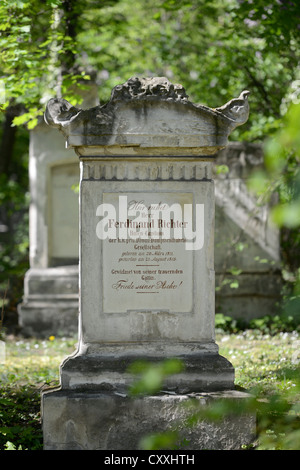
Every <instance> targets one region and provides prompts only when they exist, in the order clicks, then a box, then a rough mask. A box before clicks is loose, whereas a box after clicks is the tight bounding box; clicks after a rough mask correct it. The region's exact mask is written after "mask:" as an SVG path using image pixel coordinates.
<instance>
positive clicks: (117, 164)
mask: <svg viewBox="0 0 300 470" xmlns="http://www.w3.org/2000/svg"><path fill="white" fill-rule="evenodd" d="M247 97H248V92H243V93H242V94H241V95H240V97H239V98H237V99H234V100H231V101H230V102H228V103H227V104H226V105H224V106H222V107H220V108H217V109H211V108H208V107H206V106H203V105H195V104H193V103H191V102H190V101H189V100H188V96H187V95H186V93H185V90H184V88H183V87H182V86H180V85H173V84H172V83H170V82H169V81H168V80H167V79H166V78H161V77H156V78H149V79H141V78H132V79H130V80H128V81H127V82H126V83H125V84H123V85H119V86H117V87H115V88H114V89H113V91H112V94H111V99H110V101H109V102H108V103H107V104H105V105H103V106H97V107H94V108H91V109H89V110H81V109H78V108H75V107H72V106H71V105H70V104H69V103H68V102H67V101H65V100H63V99H53V100H51V101H50V102H49V103H48V105H47V109H46V112H45V120H46V122H47V123H48V124H49V125H50V126H53V127H56V128H58V129H59V130H60V131H61V132H62V133H63V135H64V136H65V139H66V145H67V147H68V148H73V149H75V151H76V153H77V154H78V156H79V159H80V270H79V284H80V301H79V310H80V317H79V342H78V348H77V351H76V352H75V353H74V354H73V355H72V356H70V357H68V358H67V359H66V360H65V361H64V362H63V364H62V366H61V370H60V381H61V385H60V387H59V388H58V389H57V390H50V391H48V392H45V393H43V396H42V410H43V432H44V447H45V449H62V450H63V449H64V450H66V449H115V450H116V449H127V450H128V449H137V448H138V446H139V438H140V437H141V435H142V434H145V433H147V432H150V431H155V430H156V431H163V430H165V429H167V428H168V427H169V426H173V425H174V422H175V421H176V419H182V416H183V413H184V411H183V408H182V404H183V403H185V402H186V401H187V400H189V397H190V396H191V394H192V395H193V396H194V397H196V399H197V400H198V401H199V405H200V406H205V403H206V402H207V400H213V399H215V398H216V397H219V396H220V394H221V396H227V397H229V396H230V397H231V398H233V399H234V400H237V401H238V400H243V399H245V394H243V393H240V392H237V391H236V390H235V389H234V368H233V366H232V364H231V363H230V362H229V361H228V360H227V359H226V358H224V357H222V356H220V355H219V352H218V346H217V344H216V343H215V337H214V314H215V306H214V298H215V291H214V289H215V280H214V210H215V202H214V182H213V179H212V168H213V164H214V155H215V153H216V152H217V151H218V150H220V149H222V148H224V147H226V145H227V140H228V136H229V134H230V132H231V131H232V130H233V129H234V128H235V127H236V126H238V125H241V124H243V123H245V122H246V120H247V118H248V113H249V106H248V100H247ZM168 358H176V359H180V360H181V361H182V363H183V364H184V369H183V370H182V371H181V372H180V373H178V374H173V375H171V376H169V377H167V378H166V380H165V382H164V385H163V390H164V392H161V394H159V395H155V396H152V397H147V398H146V397H144V398H142V397H139V398H135V399H133V398H132V397H130V396H129V395H128V389H129V387H130V385H131V384H132V382H133V380H134V377H133V376H132V374H131V373H130V372H129V370H128V367H129V366H130V365H131V364H132V363H135V362H136V361H137V360H147V361H152V362H154V363H157V362H159V361H163V360H165V359H168ZM252 427H253V417H251V418H250V419H249V417H245V416H243V417H239V418H238V419H237V420H236V421H234V422H232V421H230V422H228V421H225V422H224V423H223V424H222V425H221V426H216V427H215V428H214V430H213V431H211V437H209V436H208V435H207V429H208V428H207V427H205V426H204V427H203V425H199V426H198V427H196V428H194V430H193V431H191V430H188V431H187V430H182V432H183V433H185V432H187V433H188V434H189V435H188V441H189V446H190V447H189V448H201V446H205V448H238V447H239V446H241V445H242V444H247V443H249V440H250V439H252V437H253V434H252V433H253V429H252ZM229 433H230V436H229Z"/></svg>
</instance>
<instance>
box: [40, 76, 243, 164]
mask: <svg viewBox="0 0 300 470" xmlns="http://www.w3.org/2000/svg"><path fill="white" fill-rule="evenodd" d="M248 95H249V92H248V91H243V92H242V93H241V95H240V96H239V98H236V99H232V100H231V101H229V102H228V103H226V104H225V105H224V106H221V107H219V108H214V109H212V108H209V107H207V106H204V105H201V104H193V103H192V102H190V101H189V99H188V95H187V94H186V92H185V89H184V88H183V87H182V86H181V85H174V84H172V83H171V82H170V81H169V80H168V79H167V78H165V77H153V78H138V77H133V78H131V79H129V80H128V81H127V82H125V83H124V84H122V85H117V86H116V87H115V88H114V89H113V90H112V93H111V98H110V100H109V102H108V103H106V104H104V105H102V106H100V105H99V106H96V107H94V108H90V109H88V110H83V109H79V108H76V107H74V106H72V105H71V104H70V103H69V102H68V101H66V100H64V99H57V98H53V99H51V100H50V101H49V103H48V105H47V108H46V111H45V121H46V123H47V124H49V125H50V126H53V127H57V128H59V129H60V131H61V132H63V134H64V136H65V138H66V145H67V147H73V148H84V149H85V150H84V152H83V153H84V154H85V155H92V154H93V152H94V151H95V154H97V153H98V152H97V150H96V149H97V148H99V147H102V148H103V147H106V148H112V149H113V148H114V147H118V148H120V147H123V148H124V147H130V148H134V149H135V152H137V153H138V149H139V148H141V149H145V148H147V149H149V148H155V149H157V150H158V149H169V150H167V153H170V155H171V154H172V151H173V149H175V148H180V149H182V150H183V149H188V148H191V149H197V150H196V154H198V155H213V154H214V153H215V152H216V151H217V150H220V149H221V148H224V147H225V146H226V145H227V142H228V141H227V139H228V136H229V134H230V133H231V132H232V131H233V130H234V129H235V128H236V127H237V126H239V125H242V124H244V123H245V122H246V121H247V119H248V116H249V104H248ZM87 149H88V150H87ZM79 153H80V152H79ZM183 153H185V152H184V150H183Z"/></svg>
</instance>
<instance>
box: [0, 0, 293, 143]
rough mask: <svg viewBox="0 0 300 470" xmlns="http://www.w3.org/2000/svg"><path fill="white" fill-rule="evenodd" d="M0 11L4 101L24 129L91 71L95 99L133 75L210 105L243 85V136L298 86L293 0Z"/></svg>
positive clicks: (161, 1) (168, 1) (63, 5)
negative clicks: (247, 95) (169, 84)
mask: <svg viewBox="0 0 300 470" xmlns="http://www.w3.org/2000/svg"><path fill="white" fill-rule="evenodd" d="M0 19H1V28H0V46H1V47H0V50H1V52H0V58H1V59H2V60H1V63H2V66H1V69H0V75H2V78H3V79H4V80H5V88H6V90H5V91H6V99H7V101H6V103H5V105H4V108H5V107H6V106H8V103H9V102H11V101H14V102H17V103H19V102H20V103H22V104H23V105H24V107H25V112H24V113H23V114H22V115H21V116H19V117H18V118H16V119H15V123H16V124H22V123H25V122H28V123H29V128H33V127H34V126H35V125H36V123H37V117H38V116H39V115H41V114H42V112H43V109H44V106H45V103H46V101H47V100H48V99H49V98H50V97H51V96H53V95H57V96H61V95H63V96H64V97H65V98H66V99H69V100H71V101H72V102H73V104H76V102H79V97H78V95H77V96H76V93H75V91H74V85H75V84H76V85H80V84H81V83H82V82H84V81H85V80H86V79H89V77H90V73H91V70H95V71H96V73H97V81H98V83H99V84H100V85H101V87H100V97H101V99H102V100H107V99H108V98H109V95H110V90H111V88H112V87H113V86H115V85H116V84H118V83H120V82H124V81H126V80H127V79H128V78H129V77H130V76H132V75H137V74H146V75H153V74H154V75H164V76H168V77H169V78H170V79H172V80H174V81H176V82H180V83H182V84H183V85H184V86H185V87H186V89H187V91H188V92H189V93H190V94H191V96H192V99H193V100H195V101H196V102H201V103H203V104H207V105H209V106H211V107H214V106H220V105H221V104H223V101H227V100H228V99H230V98H232V97H234V96H237V95H238V94H239V93H240V92H241V91H242V89H250V90H251V93H252V94H251V116H250V120H249V123H248V125H246V126H243V129H239V130H237V131H236V134H235V136H236V138H243V139H246V140H253V139H261V138H263V137H264V136H265V135H266V134H269V133H270V132H271V131H272V130H274V129H276V128H277V127H278V123H279V121H278V120H279V119H280V118H281V116H282V109H281V108H282V106H284V105H286V103H287V102H289V101H290V100H291V99H294V98H295V94H296V98H297V95H298V93H299V92H298V91H297V89H296V90H295V89H293V87H294V86H295V83H297V80H298V79H299V77H298V73H299V70H298V61H299V55H298V54H299V48H298V45H299V35H298V24H299V5H298V4H297V2H294V1H291V2H288V3H286V2H265V1H263V0H259V1H258V2H248V1H243V2H237V1H234V0H226V1H222V2H221V1H219V0H214V1H208V0H180V1H177V2H174V1H172V0H154V1H152V2H146V1H145V0H137V1H136V2H135V4H134V8H132V3H131V2H129V1H128V0H119V1H113V0H106V1H103V2H101V3H97V2H94V1H92V0H79V1H77V2H71V1H70V0H55V1H54V0H46V1H41V0H34V1H31V2H28V1H26V0H23V1H17V0H4V1H3V2H1V6H0ZM41 64H42V66H41ZM291 89H293V98H291V96H290V91H291Z"/></svg>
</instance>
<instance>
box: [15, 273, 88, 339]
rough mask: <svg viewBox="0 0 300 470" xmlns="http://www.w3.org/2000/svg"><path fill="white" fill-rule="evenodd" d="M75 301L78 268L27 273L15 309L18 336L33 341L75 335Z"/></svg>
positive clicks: (76, 320)
mask: <svg viewBox="0 0 300 470" xmlns="http://www.w3.org/2000/svg"><path fill="white" fill-rule="evenodd" d="M78 297H79V294H78V266H60V267H54V268H47V269H33V268H32V269H29V270H28V271H27V273H26V275H25V279H24V297H23V302H22V303H21V304H20V305H19V306H18V314H19V325H20V327H21V328H22V333H23V334H24V335H27V336H36V337H48V336H51V335H54V336H62V335H73V334H75V333H77V331H78Z"/></svg>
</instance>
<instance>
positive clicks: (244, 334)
mask: <svg viewBox="0 0 300 470" xmlns="http://www.w3.org/2000/svg"><path fill="white" fill-rule="evenodd" d="M216 341H217V343H218V344H219V348H220V354H221V355H223V356H225V357H226V358H227V359H229V360H230V361H231V362H232V364H233V366H234V367H235V373H236V385H237V386H238V387H242V388H245V389H247V390H253V389H257V388H259V389H260V394H261V396H263V397H267V398H270V397H277V402H276V403H277V405H276V406H277V407H278V404H280V406H282V403H283V402H284V403H289V406H288V408H286V407H285V408H284V409H285V414H284V416H285V417H286V416H289V419H288V421H286V419H285V420H283V421H282V420H281V421H280V423H279V424H280V426H279V427H278V420H277V428H276V426H275V427H274V426H273V427H272V424H269V423H267V424H266V425H265V426H264V433H263V436H264V437H263V438H262V441H263V445H264V446H267V448H274V449H281V448H285V446H286V447H287V448H292V449H293V448H294V447H296V448H297V449H299V447H300V445H299V441H300V430H299V421H298V419H299V397H300V387H299V365H300V352H299V350H300V348H299V346H300V333H299V332H297V331H292V332H279V333H277V334H274V335H269V334H265V333H261V332H260V331H259V330H244V331H241V332H237V333H234V334H233V333H224V332H221V331H218V330H217V334H216ZM75 348H76V338H54V337H51V338H50V339H47V340H37V339H34V338H31V339H24V338H22V337H14V336H7V337H6V338H5V350H6V358H5V363H3V364H0V380H1V383H0V450H11V449H22V450H26V449H28V450H39V449H42V433H41V416H40V392H41V390H42V389H43V388H44V387H45V386H49V385H50V386H55V385H57V384H58V383H59V366H60V364H61V362H62V360H63V359H64V358H65V357H66V356H67V355H69V354H71V353H72V352H73V351H74V350H75ZM278 396H280V397H281V398H280V401H278ZM272 413H273V414H274V410H273V411H272V410H271V414H272ZM275 414H276V413H275ZM276 416H277V414H276ZM281 417H282V416H281ZM282 426H283V428H282ZM286 426H289V428H288V430H287V429H286ZM266 427H267V428H268V429H266ZM291 436H292V437H291ZM275 438H276V439H275ZM287 438H288V439H289V443H287ZM266 442H267V444H266ZM295 442H298V444H296V443H295ZM268 443H270V444H268ZM297 445H298V447H297ZM268 446H269V447H268ZM291 446H292V447H291Z"/></svg>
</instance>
